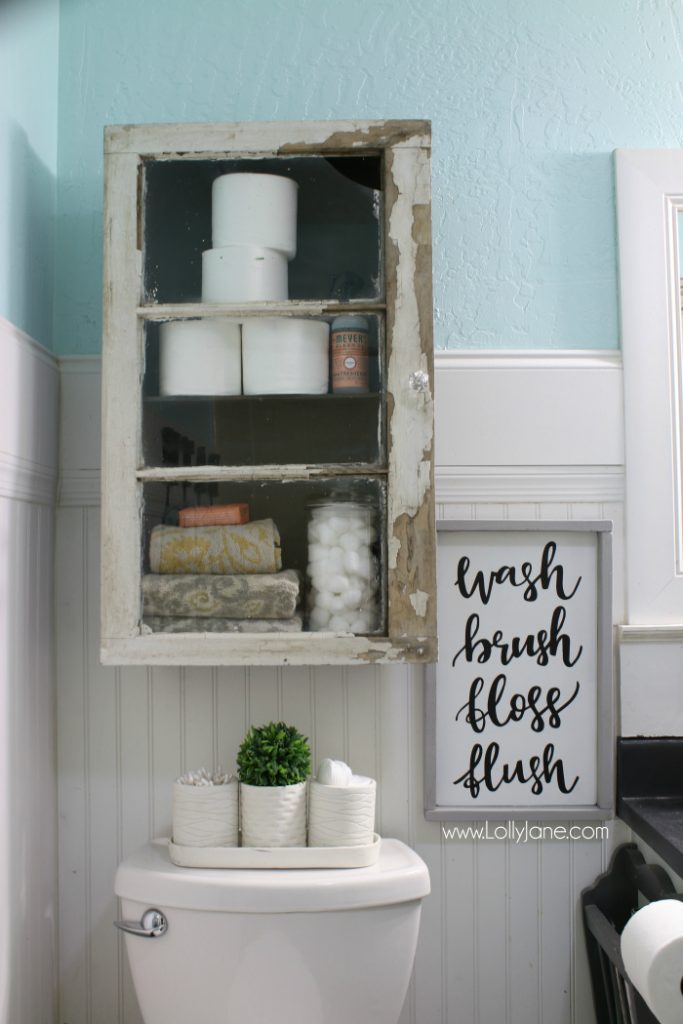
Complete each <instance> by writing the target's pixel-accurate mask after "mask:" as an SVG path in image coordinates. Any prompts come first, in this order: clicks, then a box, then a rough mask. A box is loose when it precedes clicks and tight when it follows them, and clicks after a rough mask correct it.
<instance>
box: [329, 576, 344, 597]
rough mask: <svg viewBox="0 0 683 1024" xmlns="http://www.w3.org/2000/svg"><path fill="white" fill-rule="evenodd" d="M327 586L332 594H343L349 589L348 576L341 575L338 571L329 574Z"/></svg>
mask: <svg viewBox="0 0 683 1024" xmlns="http://www.w3.org/2000/svg"><path fill="white" fill-rule="evenodd" d="M327 586H328V589H329V590H331V591H332V593H333V594H344V593H345V592H346V591H347V590H348V589H349V579H348V576H341V575H340V574H339V573H338V574H337V575H336V576H330V578H329V580H328V581H327Z"/></svg>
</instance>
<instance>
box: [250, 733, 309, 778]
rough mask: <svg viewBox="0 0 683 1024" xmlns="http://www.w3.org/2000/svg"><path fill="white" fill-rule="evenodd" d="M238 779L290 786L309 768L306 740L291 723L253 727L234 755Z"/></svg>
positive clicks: (305, 775) (307, 773)
mask: <svg viewBox="0 0 683 1024" xmlns="http://www.w3.org/2000/svg"><path fill="white" fill-rule="evenodd" d="M237 769H238V773H239V779H240V782H244V783H246V784H247V785H249V786H292V785H295V784H296V783H298V782H305V781H306V779H307V778H308V775H309V774H310V771H311V750H310V747H309V745H308V740H307V739H306V737H305V736H302V735H301V733H300V732H299V731H298V730H297V729H296V728H295V727H294V726H293V725H285V723H284V722H268V724H267V725H260V726H252V727H251V729H250V730H249V732H248V733H247V735H246V736H245V737H244V739H243V741H242V745H241V746H240V749H239V752H238V754H237Z"/></svg>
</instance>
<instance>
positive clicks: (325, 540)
mask: <svg viewBox="0 0 683 1024" xmlns="http://www.w3.org/2000/svg"><path fill="white" fill-rule="evenodd" d="M335 536H336V532H335V530H334V529H333V528H332V526H331V524H330V523H329V521H328V522H324V521H322V520H321V522H320V524H319V526H318V540H319V541H320V543H321V544H331V543H332V541H333V540H334V538H335Z"/></svg>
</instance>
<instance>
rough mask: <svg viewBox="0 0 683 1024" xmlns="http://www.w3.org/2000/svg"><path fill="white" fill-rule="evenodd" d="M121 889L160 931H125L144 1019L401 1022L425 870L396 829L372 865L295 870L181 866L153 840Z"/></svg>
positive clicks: (183, 1022)
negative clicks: (134, 932)
mask: <svg viewBox="0 0 683 1024" xmlns="http://www.w3.org/2000/svg"><path fill="white" fill-rule="evenodd" d="M115 889H116V894H117V896H120V897H121V909H122V914H123V917H124V918H125V919H127V921H132V922H139V921H142V920H143V919H144V924H145V929H142V928H141V931H145V930H146V931H153V932H158V933H160V934H157V935H155V936H154V937H148V936H147V935H145V934H140V935H136V934H131V933H127V934H126V949H127V951H128V957H129V961H130V967H131V972H132V975H133V982H134V985H135V990H136V993H137V997H138V1002H139V1004H140V1010H141V1013H142V1017H143V1020H144V1021H145V1024H271V1022H273V1024H274V1022H275V1021H277V1022H278V1024H351V1022H353V1024H396V1022H397V1021H398V1018H399V1016H400V1013H401V1008H402V1006H403V1001H404V999H405V995H406V991H407V988H408V982H409V980H410V973H411V970H412V966H413V959H414V956H415V948H416V945H417V936H418V929H419V924H420V910H421V903H422V898H423V897H424V896H426V895H428V893H429V873H428V871H427V867H426V865H425V864H424V862H423V861H422V860H421V859H420V857H419V856H418V855H417V854H416V853H415V852H414V851H413V850H411V849H410V848H409V847H407V846H405V845H404V844H403V843H401V842H400V841H399V840H397V839H383V840H382V847H381V850H380V856H379V860H378V862H377V863H376V864H373V865H372V867H367V868H352V869H334V868H333V869H329V868H328V869H312V868H311V869H309V868H305V869H296V870H287V871H283V870H257V869H254V870H220V869H210V868H209V869H207V868H181V867H176V866H175V865H174V864H172V863H171V860H170V858H169V854H168V843H167V841H166V840H154V841H153V842H151V843H148V844H147V845H146V846H143V847H142V848H141V849H140V850H138V851H137V852H136V853H134V854H133V855H132V856H130V857H128V858H127V859H126V860H125V861H123V862H122V863H121V864H120V865H119V868H118V871H117V873H116V883H115ZM149 910H155V911H158V914H157V915H154V914H146V912H147V911H149ZM164 924H165V925H166V927H165V928H164ZM156 926H158V927H156Z"/></svg>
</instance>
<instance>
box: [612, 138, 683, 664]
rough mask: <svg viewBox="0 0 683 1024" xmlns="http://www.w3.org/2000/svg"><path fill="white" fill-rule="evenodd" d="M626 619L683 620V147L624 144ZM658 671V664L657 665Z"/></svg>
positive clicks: (620, 168) (620, 177) (619, 162)
mask: <svg viewBox="0 0 683 1024" xmlns="http://www.w3.org/2000/svg"><path fill="white" fill-rule="evenodd" d="M615 168H616V184H617V213H618V227H619V279H620V289H619V297H620V303H621V332H622V344H623V348H624V390H625V394H626V396H627V405H626V422H625V436H626V447H627V452H628V475H627V478H626V483H627V491H626V502H627V508H628V534H627V553H628V578H627V603H628V622H629V623H632V624H635V625H641V624H643V625H660V624H662V625H680V624H681V623H682V622H683V564H682V563H683V547H682V538H683V490H682V480H681V473H682V465H681V440H682V439H683V410H682V406H681V400H682V398H683V395H682V385H683V377H682V376H681V356H682V353H683V344H682V341H683V339H682V330H681V291H680V262H679V239H678V233H679V219H680V212H681V210H683V152H681V150H680V149H672V150H617V151H616V154H615ZM653 669H654V670H656V666H655V665H653Z"/></svg>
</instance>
